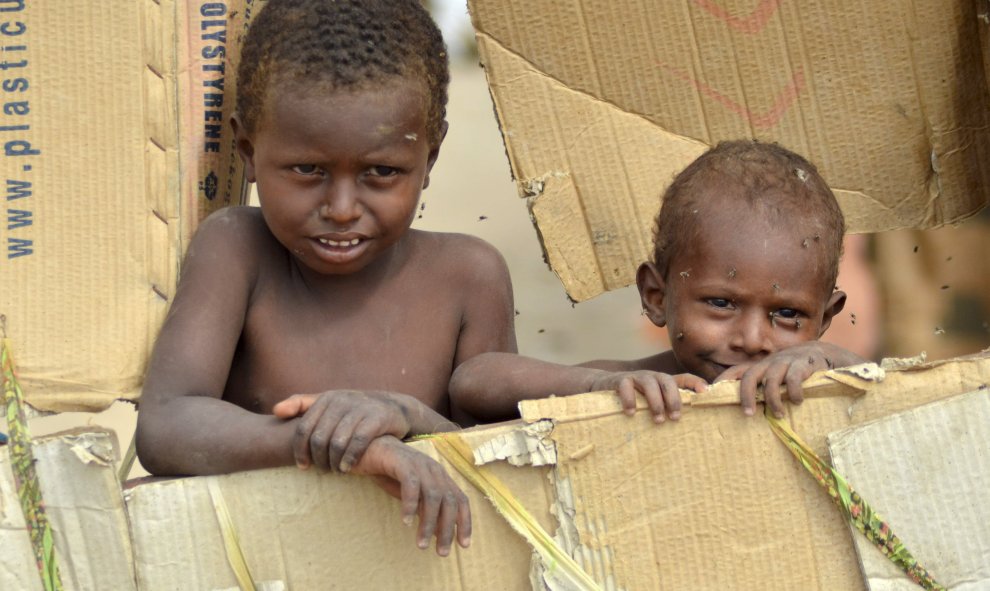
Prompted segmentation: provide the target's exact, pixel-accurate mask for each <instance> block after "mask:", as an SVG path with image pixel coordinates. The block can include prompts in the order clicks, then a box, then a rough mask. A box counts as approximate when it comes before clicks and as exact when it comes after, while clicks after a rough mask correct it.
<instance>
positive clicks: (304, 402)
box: [272, 390, 409, 472]
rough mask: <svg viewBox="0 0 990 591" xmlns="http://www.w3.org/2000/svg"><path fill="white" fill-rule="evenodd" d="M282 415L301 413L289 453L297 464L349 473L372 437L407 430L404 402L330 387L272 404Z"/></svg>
mask: <svg viewBox="0 0 990 591" xmlns="http://www.w3.org/2000/svg"><path fill="white" fill-rule="evenodd" d="M272 412H273V414H274V415H275V416H276V417H278V418H280V419H291V418H295V417H297V416H299V415H302V417H301V418H300V419H299V422H298V423H297V424H296V432H295V434H294V435H293V438H292V441H293V443H292V451H293V455H294V456H295V460H296V465H297V466H299V467H300V468H308V467H309V466H311V465H315V466H316V467H317V468H321V469H324V470H334V471H340V472H347V471H349V470H350V469H351V467H352V466H354V465H355V464H357V463H358V462H360V461H361V456H363V455H364V453H365V450H367V449H368V446H369V445H370V444H371V442H372V441H373V440H374V439H375V438H376V437H380V436H382V435H393V436H395V437H396V438H399V439H401V438H403V437H405V436H406V435H408V434H409V420H408V418H407V417H406V414H405V411H404V409H403V408H402V406H401V405H400V404H399V403H398V402H396V401H395V400H394V399H392V398H391V397H389V396H388V395H387V394H379V393H369V392H357V391H353V390H333V391H330V392H324V393H323V394H295V395H293V396H290V397H289V398H286V399H285V400H283V401H282V402H279V403H278V404H276V405H275V406H274V407H273V408H272Z"/></svg>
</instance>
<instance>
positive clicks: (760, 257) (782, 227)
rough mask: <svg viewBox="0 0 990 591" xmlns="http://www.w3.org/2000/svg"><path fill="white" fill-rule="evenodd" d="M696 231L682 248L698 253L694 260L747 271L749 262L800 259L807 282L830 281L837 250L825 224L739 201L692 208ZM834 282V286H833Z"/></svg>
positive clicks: (684, 251) (683, 251) (779, 263)
mask: <svg viewBox="0 0 990 591" xmlns="http://www.w3.org/2000/svg"><path fill="white" fill-rule="evenodd" d="M691 219H692V220H693V222H692V223H694V224H697V226H696V227H695V229H694V230H695V231H693V232H688V233H687V235H686V236H685V238H686V243H685V244H683V245H682V247H681V248H679V249H678V251H679V253H680V254H681V256H683V255H685V254H687V255H690V254H691V253H693V254H694V255H695V256H694V257H691V258H694V260H696V261H697V260H698V259H699V258H700V259H703V262H704V263H706V264H709V265H713V266H715V267H719V270H718V272H720V273H721V272H727V271H725V270H723V269H720V267H723V266H724V267H726V269H736V271H737V272H742V271H744V270H745V269H744V268H745V267H746V266H760V267H764V266H765V267H769V268H773V267H775V266H780V267H783V266H784V265H783V263H784V262H785V261H786V262H794V263H800V265H798V267H799V268H801V269H805V270H806V272H807V273H806V274H807V277H806V278H805V279H804V281H805V282H807V283H813V284H814V285H815V286H818V285H820V284H821V283H822V282H824V281H826V280H827V279H826V278H827V276H828V275H829V273H828V270H829V269H830V268H831V266H832V265H833V264H834V262H835V259H836V258H837V257H838V253H831V252H828V250H829V248H828V247H827V241H825V240H823V239H822V232H823V228H821V227H820V226H818V225H816V224H814V223H813V222H812V221H811V220H807V219H801V218H800V216H798V217H796V218H795V219H791V220H786V219H785V220H773V219H770V218H769V217H768V216H767V215H765V214H764V213H762V212H760V211H759V208H758V207H753V206H748V205H746V204H743V206H742V207H740V206H739V204H738V203H736V204H734V205H732V206H730V207H715V208H699V211H698V213H697V214H693V215H692V217H691ZM678 258H680V257H679V256H675V259H674V260H673V261H671V262H672V265H671V271H673V272H674V273H675V274H676V273H678V272H680V270H679V269H678V268H677V267H680V266H682V265H681V264H679V261H678V260H677V259H678ZM829 287H831V286H829Z"/></svg>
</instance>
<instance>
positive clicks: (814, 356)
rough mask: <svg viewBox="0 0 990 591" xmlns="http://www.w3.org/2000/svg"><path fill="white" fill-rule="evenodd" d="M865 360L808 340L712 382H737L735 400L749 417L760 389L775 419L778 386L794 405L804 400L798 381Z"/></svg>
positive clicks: (779, 414)
mask: <svg viewBox="0 0 990 591" xmlns="http://www.w3.org/2000/svg"><path fill="white" fill-rule="evenodd" d="M865 362H866V360H865V359H863V358H861V357H859V356H858V355H856V354H855V353H852V352H851V351H847V350H845V349H843V348H842V347H839V346H837V345H833V344H831V343H823V342H821V341H808V342H805V343H801V344H799V345H794V346H793V347H787V348H786V349H782V350H780V351H777V352H776V353H773V354H771V355H768V356H767V357H765V358H763V359H762V360H760V361H757V362H754V363H745V364H742V365H736V366H733V367H730V368H729V369H727V370H725V371H724V372H722V374H721V375H719V376H718V377H717V378H715V381H716V382H720V381H722V380H736V379H738V380H740V383H739V397H740V398H741V399H742V408H743V413H745V414H746V415H747V416H752V415H753V414H754V412H755V409H756V389H757V387H758V386H760V385H762V386H763V398H764V401H765V402H766V404H767V406H769V407H770V410H771V411H772V412H773V414H774V416H776V417H777V418H783V416H784V405H783V402H781V386H785V387H786V388H787V398H788V400H790V401H791V402H793V403H794V404H801V402H803V401H804V390H803V389H802V387H801V382H803V381H804V380H806V379H808V378H809V377H810V376H811V374H813V373H815V372H816V371H821V370H825V369H833V368H836V367H847V366H850V365H856V364H859V363H865Z"/></svg>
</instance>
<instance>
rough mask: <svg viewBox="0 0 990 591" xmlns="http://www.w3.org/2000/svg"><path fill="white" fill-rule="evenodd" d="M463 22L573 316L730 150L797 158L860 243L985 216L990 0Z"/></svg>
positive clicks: (590, 9)
mask: <svg viewBox="0 0 990 591" xmlns="http://www.w3.org/2000/svg"><path fill="white" fill-rule="evenodd" d="M468 5H469V9H470V12H471V16H472V21H473V24H474V27H475V29H476V32H477V39H478V46H479V50H480V53H481V58H482V63H483V65H484V67H485V71H486V74H487V76H488V81H489V85H490V87H491V90H492V96H493V98H494V101H495V105H496V111H497V114H498V118H499V122H500V125H501V128H502V134H503V138H504V140H505V144H506V149H507V152H508V156H509V162H510V165H511V168H512V171H513V175H514V176H515V178H516V180H517V185H518V187H519V192H520V194H521V195H523V196H525V197H527V198H529V202H530V207H531V210H532V213H533V216H534V218H535V222H536V225H537V228H538V231H539V232H540V235H541V238H542V241H543V244H544V249H545V251H546V254H547V257H548V259H549V261H550V264H551V266H552V267H553V269H554V271H555V272H556V273H557V274H558V275H559V276H560V278H561V281H562V282H563V283H564V286H565V288H566V289H567V292H568V294H569V295H570V296H571V297H572V298H573V299H575V300H579V301H580V300H585V299H588V298H590V297H593V296H595V295H597V294H599V293H602V292H603V291H607V290H610V289H615V288H618V287H622V286H625V285H628V284H630V283H632V281H633V279H634V272H635V269H636V267H637V266H638V264H639V263H640V262H642V261H643V260H645V259H646V258H647V257H648V255H649V253H650V244H651V231H652V227H653V217H654V215H655V214H656V212H657V211H658V209H659V204H660V195H661V194H662V193H663V190H664V188H665V187H666V186H667V185H668V184H669V182H670V181H671V179H672V178H673V176H674V175H675V174H676V173H677V172H678V171H679V170H680V169H682V168H683V167H684V166H685V165H686V164H687V163H688V162H690V161H691V160H693V159H694V158H695V157H697V156H698V155H699V154H701V153H702V152H703V151H704V150H705V149H706V148H707V147H708V146H710V145H714V144H715V143H716V142H718V141H720V140H724V139H735V138H740V137H756V138H759V139H762V140H773V141H778V142H780V143H781V144H783V145H784V146H787V147H789V148H791V149H793V150H796V151H797V152H799V153H801V154H802V155H805V156H807V157H808V158H809V159H810V160H811V161H812V162H814V163H816V164H817V165H818V167H819V169H820V170H821V171H822V173H823V176H824V177H825V178H826V180H828V181H829V183H830V185H831V186H832V188H833V189H834V190H835V192H836V196H837V197H838V199H839V202H840V205H841V206H842V209H843V211H844V212H845V215H846V219H847V223H848V225H849V228H850V230H851V231H854V232H876V231H882V230H890V229H894V228H903V227H918V228H929V227H935V226H939V225H942V224H948V223H954V222H959V221H961V220H963V219H965V218H966V217H968V216H970V215H972V214H973V213H975V212H976V211H977V210H979V208H981V207H983V206H984V205H985V204H986V203H987V202H988V201H990V182H988V181H990V109H988V108H987V105H988V104H990V98H988V97H990V94H988V85H987V80H988V77H987V70H986V66H985V64H984V60H983V59H982V55H983V54H985V53H986V52H987V51H988V49H987V36H986V29H987V27H988V26H990V25H988V22H987V19H986V14H987V10H988V9H987V7H986V3H985V2H983V1H982V0H979V1H974V0H952V1H949V2H945V1H943V0H924V1H921V2H913V3H911V4H910V5H902V4H897V3H890V2H881V1H869V2H865V3H864V2H853V1H851V0H848V1H847V0H842V1H840V2H828V3H820V2H811V1H796V2H778V1H772V0H770V1H766V2H759V3H756V2H753V1H750V0H731V1H727V2H718V3H716V2H711V1H709V0H693V1H690V2H674V3H655V2H644V1H642V0H623V1H619V2H601V1H597V0H553V1H548V2H540V3H538V4H533V3H532V2H522V1H515V0H511V1H508V2H506V1H504V0H469V2H468ZM981 36H982V39H981ZM981 44H982V46H981Z"/></svg>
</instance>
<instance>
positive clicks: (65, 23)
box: [0, 0, 244, 410]
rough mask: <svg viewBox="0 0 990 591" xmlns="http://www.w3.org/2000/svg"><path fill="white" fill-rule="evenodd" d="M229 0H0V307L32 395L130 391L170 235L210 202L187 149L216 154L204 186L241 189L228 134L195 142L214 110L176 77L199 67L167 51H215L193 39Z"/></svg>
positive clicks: (188, 228) (173, 271) (44, 404)
mask: <svg viewBox="0 0 990 591" xmlns="http://www.w3.org/2000/svg"><path fill="white" fill-rule="evenodd" d="M242 4H244V0H226V1H222V2H193V3H184V2H179V3H176V2H174V0H139V1H132V0H108V1H106V2H86V1H82V0H69V1H67V2H59V3H52V2H23V1H12V2H6V3H4V6H3V10H2V12H0V41H2V44H3V47H4V48H5V49H4V63H3V68H2V71H0V82H2V88H3V93H2V94H3V105H4V107H3V110H2V112H0V146H3V152H2V156H0V170H2V175H3V176H2V181H0V182H2V183H3V186H4V191H5V193H4V195H5V198H4V201H5V204H6V207H5V208H4V209H3V212H4V213H3V215H5V216H6V219H5V220H4V222H3V223H0V285H2V286H3V287H2V289H0V314H2V315H4V316H5V317H6V322H5V326H6V334H7V336H8V337H9V338H10V339H11V341H12V345H13V347H14V353H15V360H16V363H17V367H18V372H19V376H20V380H21V383H22V386H23V388H24V392H25V394H26V396H27V400H28V401H29V402H30V403H31V404H32V405H33V406H35V407H37V408H40V409H43V410H98V409H102V408H105V407H106V406H108V405H109V404H110V403H111V402H112V401H113V400H114V399H117V398H130V399H133V398H136V397H137V395H138V393H139V387H140V383H141V379H142V377H143V374H144V365H145V362H146V359H147V355H148V352H149V350H150V348H151V346H152V343H153V340H154V336H155V334H156V333H157V330H158V327H159V326H160V324H161V322H162V320H163V319H164V314H165V312H166V309H167V306H168V301H169V298H170V297H171V294H172V292H173V291H174V288H175V281H176V277H177V274H178V267H179V260H180V256H181V252H182V246H183V244H185V241H187V240H188V237H189V236H190V235H191V233H192V230H193V229H194V227H195V224H196V222H197V221H198V219H199V218H200V217H201V216H202V215H204V214H205V213H206V211H207V209H208V207H207V206H206V205H204V204H203V203H201V202H204V201H205V200H204V199H203V198H201V197H200V195H201V194H204V191H194V190H192V189H191V188H190V187H195V186H197V184H198V183H200V182H201V180H198V179H199V178H200V174H201V173H200V170H199V166H198V165H197V163H198V162H199V161H200V159H201V157H202V156H203V155H204V154H205V155H207V156H216V157H217V158H219V159H221V160H222V161H223V164H222V175H223V176H221V177H218V178H220V179H221V180H219V181H218V182H219V183H220V185H221V186H222V188H223V189H224V190H226V188H227V187H231V192H232V194H235V195H239V192H240V180H239V179H240V176H239V172H238V170H239V169H235V170H231V167H230V165H229V162H230V159H231V158H232V155H231V154H232V153H231V150H230V148H231V146H230V145H229V144H230V140H229V138H226V139H222V140H221V144H220V146H219V148H218V149H219V150H220V152H217V153H214V152H212V151H209V152H207V151H205V149H204V143H203V142H204V141H205V140H204V123H209V122H210V121H212V119H210V118H209V117H208V116H207V115H206V114H204V112H203V106H204V104H205V103H204V100H205V99H204V98H203V92H202V91H199V92H196V89H195V88H191V87H190V85H192V83H189V82H188V80H189V77H195V75H196V73H197V72H199V73H201V74H202V73H203V72H204V68H205V67H206V64H204V63H202V62H203V60H197V59H195V58H192V57H190V55H189V53H188V52H182V53H180V52H179V51H178V48H179V47H181V48H182V49H183V50H188V51H190V52H191V51H193V50H195V51H197V52H199V54H198V55H200V56H202V55H204V53H203V52H205V51H206V49H207V47H211V48H213V49H212V50H211V51H213V52H216V51H217V50H216V49H215V48H216V47H219V46H220V45H223V44H224V43H226V40H225V39H224V38H222V36H220V35H218V36H217V38H216V39H207V38H206V36H207V35H208V34H214V33H215V32H216V31H218V30H223V27H221V26H219V25H215V24H209V26H207V24H208V22H212V21H216V20H219V21H222V22H226V19H227V17H229V16H230V15H231V14H232V13H233V12H235V11H236V10H235V9H236V7H237V6H239V5H242ZM240 12H241V14H242V15H243V14H244V11H243V10H241V11H240ZM221 13H225V14H226V16H224V14H221ZM179 16H181V17H183V18H185V19H186V21H183V24H182V26H181V27H180V26H177V18H178V17H179ZM214 16H215V17H216V18H213V17H214ZM231 22H234V21H231ZM230 26H231V28H233V29H235V30H237V27H240V28H243V23H242V22H240V23H239V24H238V23H234V24H232V25H230ZM187 42H188V45H184V44H186V43H187ZM228 45H229V43H228ZM220 57H223V55H222V54H220ZM218 63H219V62H216V61H215V60H214V62H211V64H213V65H216V64H218ZM197 68H198V69H197ZM225 71H226V74H227V76H228V77H230V76H231V70H230V65H229V64H227V65H226V66H225ZM206 74H211V76H210V77H209V79H210V80H215V79H216V78H215V75H216V74H222V72H210V71H206ZM204 75H205V74H204ZM180 80H181V81H183V83H184V84H185V85H180V84H179V83H178V82H179V81H180ZM192 86H194V85H192ZM200 86H202V81H201V82H200ZM214 89H215V88H214ZM225 106H227V105H225ZM224 116H226V111H224ZM196 117H198V118H199V120H200V123H199V125H193V124H192V123H191V122H190V121H189V120H190V119H191V118H196ZM204 119H205V122H204ZM180 127H181V128H180ZM190 128H191V129H190ZM197 142H198V144H197ZM197 146H198V147H197ZM180 157H181V158H182V163H181V164H180ZM202 166H203V167H207V166H208V165H207V164H203V165H202ZM209 166H212V164H210V165H209ZM218 167H219V165H218ZM206 185H209V183H205V182H204V186H206ZM235 189H236V190H235ZM225 200H226V201H225ZM214 201H215V202H216V203H221V202H224V203H225V202H227V201H229V199H227V197H223V199H220V198H216V199H215V200H214ZM212 206H213V205H211V207H212Z"/></svg>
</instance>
